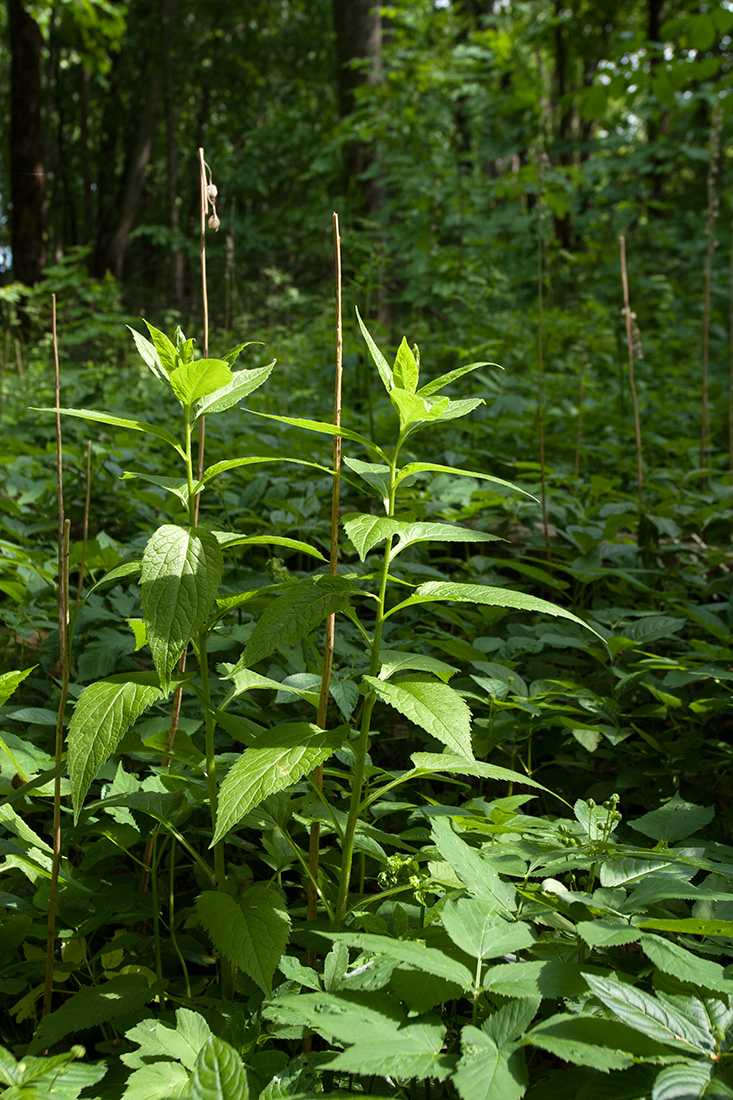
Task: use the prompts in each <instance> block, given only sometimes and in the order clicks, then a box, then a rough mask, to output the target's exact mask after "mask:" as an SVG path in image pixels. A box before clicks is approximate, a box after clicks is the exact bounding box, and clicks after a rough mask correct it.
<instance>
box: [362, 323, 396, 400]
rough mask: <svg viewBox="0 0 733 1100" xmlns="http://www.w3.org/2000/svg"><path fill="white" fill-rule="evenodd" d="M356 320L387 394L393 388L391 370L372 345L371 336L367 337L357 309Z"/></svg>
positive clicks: (365, 328)
mask: <svg viewBox="0 0 733 1100" xmlns="http://www.w3.org/2000/svg"><path fill="white" fill-rule="evenodd" d="M356 319H357V321H358V322H359V328H360V329H361V334H362V336H363V337H364V340H365V342H366V346H367V347H368V349H369V354H370V355H371V357H372V361H373V363H374V366H375V367H376V368H377V370H378V371H379V377H380V378H381V379H382V385H383V386H384V388H385V390H386V391H387V393H389V392H390V390H391V389H392V388H393V386H394V378H393V376H392V368H391V367H390V365H389V363H388V362H387V360H386V359H385V358H384V356H383V355H382V353H381V351H380V350H379V348H378V347H377V345H376V344H375V343H374V341H373V340H372V338H371V336H370V335H369V332H368V330H367V327H366V325H365V324H364V322H363V321H362V319H361V314H360V313H359V310H358V309H357V310H356Z"/></svg>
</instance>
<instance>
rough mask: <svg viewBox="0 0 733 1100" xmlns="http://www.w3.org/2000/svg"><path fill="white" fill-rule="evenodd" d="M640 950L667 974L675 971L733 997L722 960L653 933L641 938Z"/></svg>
mask: <svg viewBox="0 0 733 1100" xmlns="http://www.w3.org/2000/svg"><path fill="white" fill-rule="evenodd" d="M641 949H642V951H643V952H644V954H645V955H646V957H647V958H648V959H649V960H650V961H651V962H653V963H654V965H655V966H656V967H658V968H659V969H660V970H662V971H664V973H665V974H672V975H673V976H674V977H675V978H677V979H679V981H681V982H690V983H691V984H693V985H695V986H697V987H698V988H701V989H714V990H716V991H718V992H720V993H729V994H731V996H733V980H731V979H730V978H728V977H726V973H725V971H724V970H723V967H722V966H721V965H720V964H719V963H716V962H712V961H711V960H710V959H702V958H700V957H699V956H697V955H694V954H693V953H692V952H691V951H686V950H685V948H684V947H680V946H679V944H676V943H672V942H671V940H665V939H663V937H662V936H653V935H651V934H650V933H648V934H646V935H645V936H643V937H642V939H641Z"/></svg>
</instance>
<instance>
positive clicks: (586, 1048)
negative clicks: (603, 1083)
mask: <svg viewBox="0 0 733 1100" xmlns="http://www.w3.org/2000/svg"><path fill="white" fill-rule="evenodd" d="M622 1028H623V1025H620V1024H617V1023H616V1022H615V1021H613V1020H604V1019H600V1018H598V1017H590V1016H588V1017H584V1016H571V1015H562V1016H551V1017H550V1019H549V1020H543V1021H542V1022H541V1023H539V1024H537V1025H536V1026H535V1027H533V1028H532V1030H531V1031H530V1032H528V1034H527V1035H526V1041H527V1042H529V1043H531V1044H532V1045H533V1046H536V1047H540V1048H541V1049H542V1050H546V1051H548V1052H549V1053H550V1054H554V1055H555V1056H556V1057H558V1058H562V1059H563V1060H564V1061H565V1062H575V1064H576V1065H579V1066H589V1065H592V1066H593V1067H594V1069H597V1070H600V1071H601V1073H608V1072H609V1070H612V1069H627V1068H628V1067H629V1066H631V1065H633V1062H634V1057H633V1055H632V1054H631V1053H629V1052H628V1050H627V1049H626V1048H620V1049H619V1048H615V1047H614V1046H613V1045H612V1044H613V1043H614V1041H615V1042H619V1040H620V1041H622V1042H623V1038H624V1031H623V1030H622ZM628 1034H629V1035H631V1036H632V1037H633V1034H634V1033H633V1032H632V1031H629V1032H628Z"/></svg>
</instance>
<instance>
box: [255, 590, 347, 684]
mask: <svg viewBox="0 0 733 1100" xmlns="http://www.w3.org/2000/svg"><path fill="white" fill-rule="evenodd" d="M352 591H353V585H352V583H351V581H348V580H346V579H345V578H343V577H338V576H335V577H332V576H315V577H306V578H305V579H304V580H302V581H299V582H298V583H297V584H296V585H294V586H293V587H292V588H290V589H288V591H287V592H284V593H283V595H282V596H277V597H276V598H275V599H274V600H273V601H272V603H271V604H269V605H268V607H267V608H266V609H265V611H264V612H263V613H262V615H261V616H260V618H259V620H258V621H257V623H256V624H255V628H254V630H253V631H252V633H251V635H250V637H249V641H248V642H247V645H246V647H245V650H244V653H243V654H242V656H241V658H240V660H239V661H238V662H237V665H236V666H235V670H236V669H239V668H248V667H250V666H251V665H254V664H256V663H257V661H261V660H262V659H263V658H264V657H269V656H270V654H271V653H274V651H275V650H276V649H277V648H278V646H288V645H293V644H294V643H295V642H298V641H300V640H301V638H306V637H307V636H308V635H309V634H310V632H311V631H312V630H313V629H314V628H315V627H317V626H318V625H319V624H320V623H322V622H323V620H324V619H326V618H328V616H329V615H333V614H335V613H336V612H337V611H344V610H345V609H346V607H348V604H349V595H350V593H351V592H352Z"/></svg>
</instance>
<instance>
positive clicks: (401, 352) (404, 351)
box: [392, 336, 420, 393]
mask: <svg viewBox="0 0 733 1100" xmlns="http://www.w3.org/2000/svg"><path fill="white" fill-rule="evenodd" d="M419 373H420V371H419V368H418V365H417V360H416V359H415V356H414V354H413V352H412V351H411V350H410V345H409V344H408V343H407V340H406V339H405V337H404V336H403V337H402V343H401V344H400V346H399V347H398V348H397V355H396V356H395V361H394V367H393V368H392V379H393V381H394V384H395V386H399V387H400V388H401V389H403V390H407V392H408V393H414V392H415V390H416V389H417V383H418V378H419Z"/></svg>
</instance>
